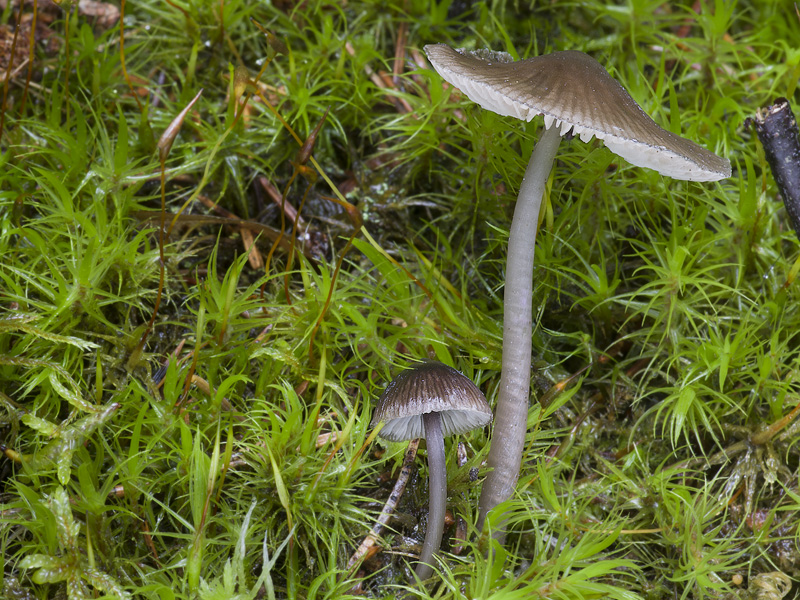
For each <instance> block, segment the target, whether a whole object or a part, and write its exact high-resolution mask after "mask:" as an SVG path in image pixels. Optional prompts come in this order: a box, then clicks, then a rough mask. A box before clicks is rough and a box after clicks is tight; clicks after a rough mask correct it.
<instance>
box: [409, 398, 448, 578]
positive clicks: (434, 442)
mask: <svg viewBox="0 0 800 600" xmlns="http://www.w3.org/2000/svg"><path fill="white" fill-rule="evenodd" d="M422 422H423V424H424V426H425V441H426V443H427V447H428V488H429V489H428V496H429V500H428V527H427V530H426V531H425V541H424V542H423V544H422V551H421V552H420V554H419V562H418V563H417V568H416V569H415V572H416V574H417V577H419V578H420V579H427V578H428V577H430V576H431V574H432V573H433V556H434V554H436V553H437V552H438V551H439V546H441V544H442V534H443V533H444V513H445V509H446V505H447V468H446V465H445V457H444V435H443V434H442V418H441V416H440V415H439V413H438V412H430V413H425V414H424V415H422Z"/></svg>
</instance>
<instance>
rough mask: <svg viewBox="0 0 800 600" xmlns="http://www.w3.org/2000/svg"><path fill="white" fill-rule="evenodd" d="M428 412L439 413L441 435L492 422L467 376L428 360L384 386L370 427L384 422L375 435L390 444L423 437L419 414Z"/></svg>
mask: <svg viewBox="0 0 800 600" xmlns="http://www.w3.org/2000/svg"><path fill="white" fill-rule="evenodd" d="M430 412H438V413H440V415H441V419H442V433H443V434H444V435H452V434H454V433H465V432H467V431H470V430H471V429H476V428H478V427H483V426H484V425H487V424H489V423H490V422H491V421H492V409H491V408H489V403H488V402H486V397H485V396H484V395H483V392H481V391H480V390H479V389H478V387H477V386H476V385H475V384H474V383H472V381H470V380H469V378H468V377H466V376H465V375H462V374H461V373H459V372H458V371H456V370H455V369H454V368H452V367H448V366H447V365H444V364H442V363H439V362H432V361H431V362H425V363H422V364H421V365H419V366H417V367H414V368H413V369H408V370H406V371H403V372H402V373H400V374H399V375H398V376H397V377H395V378H394V379H393V380H392V381H391V382H390V383H389V385H387V386H386V389H385V390H384V392H383V394H382V395H381V397H380V399H379V400H378V405H377V406H376V407H375V414H374V416H373V417H372V424H371V426H372V427H374V426H375V425H377V424H378V423H380V422H381V421H385V422H386V424H385V425H384V427H383V429H381V432H380V433H379V434H378V435H380V436H381V437H382V438H384V439H387V440H389V441H391V442H401V441H403V440H412V439H414V438H424V437H425V427H424V426H423V424H422V415H423V414H425V413H430Z"/></svg>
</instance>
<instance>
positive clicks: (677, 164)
mask: <svg viewBox="0 0 800 600" xmlns="http://www.w3.org/2000/svg"><path fill="white" fill-rule="evenodd" d="M425 52H426V53H427V55H428V59H429V60H430V62H431V64H432V65H433V67H434V68H435V69H436V71H438V72H439V74H440V75H441V76H442V77H443V78H444V79H445V80H446V81H448V82H449V83H451V84H452V85H454V86H455V87H457V88H459V89H460V90H461V91H462V92H463V93H464V94H466V96H467V97H468V98H469V99H470V100H472V101H473V102H476V103H478V104H480V105H481V106H482V107H483V108H485V109H488V110H491V111H493V112H496V113H498V114H500V115H507V116H512V117H516V118H518V119H522V120H524V121H530V120H531V119H532V118H533V117H535V116H536V115H543V116H544V126H545V130H544V132H543V133H542V136H541V137H540V139H539V141H538V143H537V144H536V147H535V148H534V150H533V155H532V156H531V159H530V162H529V163H528V168H527V170H526V171H525V176H524V178H523V180H522V184H521V185H520V190H519V197H518V198H517V205H516V208H515V209H514V217H513V220H512V222H511V230H510V233H509V237H508V253H507V258H506V261H507V262H506V283H505V290H504V318H503V359H502V370H501V375H500V391H499V395H498V400H497V409H496V412H497V414H496V420H495V426H494V431H495V432H497V433H499V434H500V435H493V436H492V446H491V450H490V451H489V457H488V464H489V467H490V471H489V474H488V476H487V478H486V481H485V482H484V485H483V490H482V491H481V500H480V515H479V526H480V525H482V524H483V522H484V519H485V517H486V514H487V513H488V512H489V511H490V510H491V509H492V508H494V507H495V506H497V505H498V504H499V503H500V502H503V501H504V500H506V499H508V498H509V497H510V496H511V494H512V493H513V490H514V486H515V485H516V482H517V479H518V477H519V471H520V465H521V461H522V451H523V447H524V444H525V432H526V423H527V418H528V397H529V394H530V363H531V336H532V319H533V317H532V306H531V296H532V293H533V260H534V246H535V241H536V230H537V228H538V222H539V207H540V205H541V202H542V196H543V194H544V188H545V184H546V183H547V177H548V175H549V174H550V170H551V168H552V166H553V161H554V159H555V155H556V150H557V149H558V144H559V142H560V141H561V137H562V136H563V135H564V134H566V133H568V132H570V131H571V132H572V133H573V134H575V135H577V136H579V137H580V139H581V140H582V141H584V142H588V141H589V140H590V139H591V138H592V136H594V137H596V138H598V139H600V140H603V142H604V143H605V145H606V147H608V149H609V150H611V151H612V152H614V153H616V154H617V155H619V156H621V157H622V158H624V159H625V160H627V161H628V162H630V163H632V164H634V165H636V166H639V167H648V168H651V169H655V170H656V171H658V172H660V173H662V174H664V175H669V176H670V177H674V178H676V179H685V180H689V181H717V180H719V179H723V178H725V177H729V176H730V174H731V165H730V163H729V162H728V161H727V160H726V159H724V158H721V157H719V156H717V155H716V154H713V153H711V152H709V151H708V150H705V149H704V148H701V147H700V146H698V145H697V144H695V143H694V142H692V141H689V140H687V139H685V138H682V137H680V136H677V135H675V134H673V133H670V132H669V131H665V130H664V129H662V128H661V127H659V126H658V125H657V124H656V123H655V122H654V121H653V120H652V119H651V118H650V117H649V116H647V114H645V112H644V111H643V110H642V109H641V108H640V107H639V105H638V104H637V103H636V101H635V100H633V98H631V96H630V95H629V94H628V92H626V91H625V89H624V88H623V87H622V86H621V85H620V84H619V83H618V82H617V81H616V80H615V79H613V78H612V77H611V76H610V75H609V74H608V72H607V71H606V70H605V69H604V68H603V67H602V65H600V63H598V62H597V61H596V60H595V59H593V58H592V57H590V56H589V55H587V54H584V53H583V52H576V51H567V52H554V53H553V54H548V55H544V56H537V57H534V58H529V59H527V60H521V61H517V62H514V61H513V59H512V57H511V56H510V55H509V54H506V53H503V52H491V51H487V50H478V51H475V52H468V51H466V50H453V49H452V48H450V47H449V46H446V45H444V44H435V45H429V46H425ZM500 537H502V533H501V534H500Z"/></svg>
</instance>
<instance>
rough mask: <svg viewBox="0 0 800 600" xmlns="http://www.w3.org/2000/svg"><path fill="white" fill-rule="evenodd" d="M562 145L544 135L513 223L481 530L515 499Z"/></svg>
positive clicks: (552, 132) (549, 132) (554, 130)
mask: <svg viewBox="0 0 800 600" xmlns="http://www.w3.org/2000/svg"><path fill="white" fill-rule="evenodd" d="M560 141H561V134H560V133H559V130H558V127H557V126H555V125H553V126H551V127H550V128H549V129H545V130H544V132H543V133H542V136H541V138H539V141H538V142H537V143H536V147H535V148H534V149H533V155H532V156H531V160H530V162H529V163H528V168H527V169H526V170H525V178H524V179H523V180H522V185H521V186H520V190H519V197H518V198H517V206H516V207H515V209H514V218H513V219H512V221H511V231H510V233H509V236H508V254H507V258H506V283H505V289H504V292H503V296H504V301H503V359H502V367H501V373H500V390H499V394H498V399H497V407H496V409H495V417H494V428H493V430H492V446H491V449H490V450H489V457H488V466H489V468H490V469H491V470H490V471H489V473H488V475H487V477H486V481H485V482H484V484H483V489H482V490H481V498H480V505H479V507H480V513H479V515H478V526H479V527H482V526H483V523H484V521H485V519H486V515H487V513H488V512H489V511H490V510H492V509H493V508H494V507H495V506H497V505H498V504H500V503H501V502H504V501H505V500H507V499H508V498H510V497H511V495H512V494H513V493H514V486H515V485H516V483H517V479H518V478H519V471H520V466H521V463H522V451H523V449H524V446H525V433H526V430H527V422H528V398H529V396H530V381H531V337H532V335H533V310H532V300H531V297H532V295H533V259H534V255H535V250H536V248H535V242H536V230H537V228H538V226H539V208H540V206H541V204H542V197H543V196H544V189H545V185H546V184H547V177H548V176H549V175H550V170H551V169H552V167H553V161H554V160H555V155H556V151H557V150H558V144H559V142H560ZM495 434H497V435H495ZM497 537H498V538H500V539H501V540H502V538H503V537H504V532H503V531H502V530H501V531H499V532H498V533H497Z"/></svg>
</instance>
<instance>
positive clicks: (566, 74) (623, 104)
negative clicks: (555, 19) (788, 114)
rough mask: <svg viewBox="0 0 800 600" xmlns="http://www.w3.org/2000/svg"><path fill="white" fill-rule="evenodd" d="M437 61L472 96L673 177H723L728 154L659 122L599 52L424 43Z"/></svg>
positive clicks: (500, 111)
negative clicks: (525, 54)
mask: <svg viewBox="0 0 800 600" xmlns="http://www.w3.org/2000/svg"><path fill="white" fill-rule="evenodd" d="M425 52H426V53H427V55H428V59H429V60H430V61H431V64H432V65H433V67H434V68H435V69H436V70H437V71H438V72H439V74H440V75H441V76H442V77H443V78H444V79H445V80H446V81H448V82H449V83H451V84H452V85H454V86H455V87H457V88H458V89H460V90H461V91H462V92H463V93H464V94H466V96H467V97H468V98H469V99H470V100H472V101H473V102H475V103H477V104H480V105H481V106H482V107H483V108H485V109H488V110H491V111H493V112H496V113H497V114H500V115H504V116H511V117H516V118H518V119H522V120H524V121H530V120H531V119H533V117H535V116H536V115H543V116H544V125H545V127H546V128H548V129H549V128H550V127H551V126H553V125H554V124H555V126H556V127H558V128H560V131H561V135H564V134H565V133H567V132H568V131H569V130H570V129H571V130H572V131H573V133H574V134H575V135H578V136H580V138H581V140H582V141H584V142H588V141H589V140H590V139H591V138H592V136H594V137H596V138H598V139H600V140H603V142H605V145H606V146H607V147H608V149H609V150H611V151H612V152H614V153H615V154H617V155H618V156H621V157H622V158H624V159H625V160H627V161H628V162H629V163H631V164H633V165H636V166H637V167H647V168H649V169H655V170H656V171H658V172H659V173H662V174H664V175H669V176H670V177H674V178H675V179H686V180H689V181H717V180H719V179H723V178H725V177H729V176H730V174H731V164H730V162H729V161H728V160H726V159H724V158H721V157H719V156H717V155H716V154H714V153H712V152H709V151H708V150H706V149H705V148H701V147H700V146H698V145H697V144H695V143H694V142H692V141H690V140H687V139H686V138H682V137H680V136H677V135H675V134H674V133H670V132H669V131H666V130H665V129H662V128H661V127H659V126H658V125H657V124H656V123H655V121H653V119H651V118H650V117H649V116H648V115H647V113H645V112H644V111H643V110H642V109H641V107H640V106H639V105H638V104H637V103H636V101H635V100H634V99H633V98H631V96H630V94H628V92H627V91H625V88H623V87H622V86H621V85H620V84H619V82H617V80H616V79H614V78H613V77H611V75H609V74H608V71H606V70H605V69H604V68H603V66H602V65H601V64H600V63H598V62H597V61H596V60H595V59H594V58H592V57H591V56H589V55H588V54H584V53H583V52H578V51H575V50H568V51H566V52H554V53H552V54H546V55H543V56H536V57H534V58H529V59H526V60H520V61H516V62H514V61H513V60H512V58H511V56H510V55H509V54H506V53H504V52H491V51H486V50H479V51H475V52H469V51H467V50H453V49H452V48H450V46H447V45H445V44H433V45H429V46H425Z"/></svg>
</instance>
